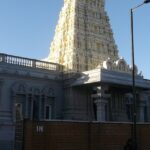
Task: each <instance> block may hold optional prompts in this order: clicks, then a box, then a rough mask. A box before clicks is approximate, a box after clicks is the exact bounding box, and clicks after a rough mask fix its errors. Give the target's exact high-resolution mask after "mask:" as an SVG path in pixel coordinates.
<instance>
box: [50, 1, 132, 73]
mask: <svg viewBox="0 0 150 150" xmlns="http://www.w3.org/2000/svg"><path fill="white" fill-rule="evenodd" d="M104 4H105V2H104V0H64V6H63V8H62V10H61V12H60V16H59V21H58V24H57V26H56V30H55V36H54V39H53V41H52V43H51V46H50V54H49V56H48V61H50V62H54V63H58V64H61V65H63V66H64V71H73V72H82V71H87V70H92V69H95V68H98V67H99V68H105V69H109V68H111V69H113V70H121V71H125V72H130V68H129V66H128V65H127V64H126V62H125V61H124V59H123V58H121V59H119V56H118V50H117V46H116V44H115V41H114V38H113V33H112V29H111V27H110V24H109V18H108V16H107V13H106V11H105V9H104Z"/></svg>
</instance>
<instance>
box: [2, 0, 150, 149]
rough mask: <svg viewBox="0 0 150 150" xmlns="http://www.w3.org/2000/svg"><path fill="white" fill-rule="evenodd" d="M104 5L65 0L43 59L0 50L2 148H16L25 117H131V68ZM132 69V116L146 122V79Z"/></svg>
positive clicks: (98, 0) (149, 97)
mask: <svg viewBox="0 0 150 150" xmlns="http://www.w3.org/2000/svg"><path fill="white" fill-rule="evenodd" d="M104 6H105V2H104V0H92V1H91V0H64V6H63V8H62V10H61V12H60V17H59V20H58V24H57V26H56V30H55V36H54V39H53V41H52V43H51V46H50V54H49V56H48V57H47V61H41V60H35V59H29V58H24V57H19V56H12V55H7V54H2V53H1V54H0V145H1V147H2V149H5V150H13V148H14V145H15V146H16V145H17V146H16V147H15V150H19V147H21V145H22V143H21V142H20V143H19V144H18V143H17V144H16V141H17V140H18V135H19V137H20V138H22V137H21V134H22V132H23V131H22V130H23V127H22V126H21V125H22V124H20V122H21V121H22V120H24V119H28V120H38V121H43V120H46V121H51V120H71V121H73V120H75V121H98V122H110V121H112V122H131V121H132V119H133V95H132V92H133V91H132V76H131V72H132V67H131V66H130V65H128V64H127V62H126V61H125V60H124V58H123V57H120V56H119V54H118V52H119V51H118V49H117V46H116V44H115V41H114V38H113V32H112V29H111V26H110V24H109V18H108V16H107V13H106V11H105V9H104ZM135 68H136V69H135V86H136V106H137V121H138V122H150V80H148V79H144V77H143V76H142V75H141V74H139V73H138V69H137V67H135ZM18 128H19V129H18ZM20 128H21V129H22V130H20ZM18 145H19V146H18Z"/></svg>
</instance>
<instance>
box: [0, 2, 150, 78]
mask: <svg viewBox="0 0 150 150" xmlns="http://www.w3.org/2000/svg"><path fill="white" fill-rule="evenodd" d="M142 2H143V1H142V0H106V10H107V12H108V15H109V18H110V23H111V25H112V29H113V32H114V38H115V41H116V44H117V45H118V49H119V55H120V56H122V57H124V58H125V59H126V60H127V62H128V63H129V64H130V62H131V42H130V14H129V9H130V8H132V7H134V6H136V5H137V4H140V3H142ZM62 5H63V0H0V53H7V54H11V55H18V56H23V57H29V58H35V59H42V58H45V57H47V55H48V54H49V46H50V42H51V41H52V39H53V36H54V31H55V26H56V24H57V20H58V16H59V11H60V9H61V7H62ZM134 22H135V25H134V29H135V59H136V64H137V66H138V68H139V70H142V72H143V75H144V76H145V78H149V79H150V36H149V35H150V4H147V5H143V6H142V7H141V8H139V9H137V10H136V11H135V12H134Z"/></svg>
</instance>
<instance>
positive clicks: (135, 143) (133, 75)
mask: <svg viewBox="0 0 150 150" xmlns="http://www.w3.org/2000/svg"><path fill="white" fill-rule="evenodd" d="M147 3H150V0H145V1H144V2H143V3H142V4H140V5H137V6H136V7H134V8H131V9H130V17H131V48H132V49H131V51H132V92H133V128H132V141H133V145H132V147H133V149H134V150H137V135H136V118H137V112H136V111H137V110H136V90H135V63H134V30H133V26H134V24H133V12H134V10H135V9H137V8H139V7H141V6H142V5H144V4H147Z"/></svg>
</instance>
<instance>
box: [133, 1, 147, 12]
mask: <svg viewBox="0 0 150 150" xmlns="http://www.w3.org/2000/svg"><path fill="white" fill-rule="evenodd" d="M144 4H145V3H144V2H143V3H142V4H139V5H137V6H135V7H133V8H131V10H132V12H133V11H134V10H135V9H137V8H139V7H141V6H142V5H144Z"/></svg>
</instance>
